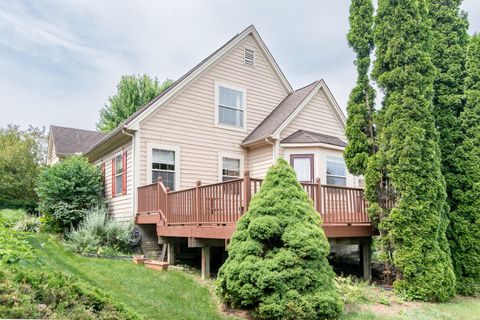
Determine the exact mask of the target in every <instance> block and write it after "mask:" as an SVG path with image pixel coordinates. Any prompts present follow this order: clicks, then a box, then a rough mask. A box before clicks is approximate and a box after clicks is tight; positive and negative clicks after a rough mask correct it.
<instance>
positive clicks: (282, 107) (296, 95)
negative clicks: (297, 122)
mask: <svg viewBox="0 0 480 320" xmlns="http://www.w3.org/2000/svg"><path fill="white" fill-rule="evenodd" d="M320 89H323V92H324V93H325V96H326V99H327V102H329V105H330V107H331V108H332V111H333V113H334V114H335V116H336V117H337V119H338V121H339V123H340V125H341V126H342V127H345V123H346V117H345V114H344V113H343V111H342V110H341V109H340V106H339V105H338V103H337V101H336V100H335V98H334V97H333V95H332V93H331V92H330V90H329V89H328V87H327V85H326V83H325V81H324V80H323V79H322V80H318V81H315V82H313V83H311V84H309V85H307V86H306V87H303V88H300V89H298V90H296V91H295V92H292V93H290V94H289V95H288V96H287V97H286V98H285V99H284V100H283V101H282V102H281V103H280V104H279V105H278V106H277V107H276V108H275V109H273V111H272V112H271V113H270V114H269V115H268V116H267V117H266V118H265V119H264V120H263V121H262V122H261V123H260V124H259V125H258V126H257V127H256V128H255V129H254V130H253V131H252V132H251V133H250V134H249V135H248V136H247V137H246V138H245V139H244V140H243V142H242V145H243V146H247V145H249V144H251V143H255V142H257V141H260V140H263V139H266V138H269V137H272V136H273V137H274V138H276V139H278V133H279V132H281V131H282V130H283V129H284V128H285V127H286V126H287V125H288V124H289V123H290V121H292V120H293V119H294V118H295V117H296V116H297V114H298V113H299V112H300V111H301V110H302V109H303V107H304V106H305V105H306V104H307V103H308V102H309V101H310V100H311V99H312V98H313V96H314V95H315V94H316V93H317V92H318V91H319V90H320Z"/></svg>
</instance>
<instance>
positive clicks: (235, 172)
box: [222, 157, 240, 181]
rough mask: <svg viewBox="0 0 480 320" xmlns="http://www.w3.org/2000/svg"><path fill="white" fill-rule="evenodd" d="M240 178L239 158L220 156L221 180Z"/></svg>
mask: <svg viewBox="0 0 480 320" xmlns="http://www.w3.org/2000/svg"><path fill="white" fill-rule="evenodd" d="M238 178H240V159H234V158H227V157H222V181H228V180H233V179H238Z"/></svg>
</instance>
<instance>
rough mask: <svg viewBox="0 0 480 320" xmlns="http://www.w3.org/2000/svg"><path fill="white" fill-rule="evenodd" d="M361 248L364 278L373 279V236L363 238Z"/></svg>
mask: <svg viewBox="0 0 480 320" xmlns="http://www.w3.org/2000/svg"><path fill="white" fill-rule="evenodd" d="M359 249H360V250H359V251H360V264H361V266H362V271H363V279H365V280H366V281H370V280H372V238H371V237H368V238H365V239H361V240H360V244H359Z"/></svg>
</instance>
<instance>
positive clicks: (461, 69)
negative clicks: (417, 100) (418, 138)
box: [429, 0, 468, 210]
mask: <svg viewBox="0 0 480 320" xmlns="http://www.w3.org/2000/svg"><path fill="white" fill-rule="evenodd" d="M461 3H462V0H429V12H430V18H431V20H432V33H433V50H432V55H431V56H432V62H433V64H434V65H435V67H436V69H437V76H436V79H435V82H434V96H433V114H434V116H435V124H436V126H437V129H438V132H439V138H440V150H441V152H442V172H443V174H444V176H445V180H446V183H447V201H448V202H449V205H450V207H451V209H452V210H455V207H456V206H457V204H456V203H455V202H454V201H453V197H452V189H453V188H455V185H457V184H458V179H457V176H458V173H456V172H455V170H454V168H455V161H456V160H455V158H454V157H453V156H452V153H453V152H454V150H455V148H456V147H457V146H458V145H459V144H461V143H462V139H463V138H462V132H461V128H460V124H459V116H460V113H461V112H462V111H463V106H464V99H463V88H464V81H465V58H466V54H465V53H466V51H467V44H468V34H467V29H468V20H467V17H466V14H465V13H464V12H462V11H461V10H460V4H461Z"/></svg>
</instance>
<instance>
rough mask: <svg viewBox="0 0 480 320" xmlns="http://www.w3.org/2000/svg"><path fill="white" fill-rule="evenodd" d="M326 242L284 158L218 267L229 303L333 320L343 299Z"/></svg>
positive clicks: (267, 315) (272, 315)
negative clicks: (336, 287) (336, 283)
mask: <svg viewBox="0 0 480 320" xmlns="http://www.w3.org/2000/svg"><path fill="white" fill-rule="evenodd" d="M329 252H330V248H329V244H328V240H327V238H326V237H325V234H324V232H323V230H322V227H321V218H320V215H319V214H318V213H317V212H316V211H315V208H314V206H313V203H312V201H311V200H310V199H309V197H308V195H307V194H306V192H305V191H303V189H302V187H301V185H300V184H299V183H298V181H297V178H296V175H295V172H294V171H293V169H292V168H291V167H290V166H289V165H288V163H287V162H286V161H285V160H283V159H280V160H279V161H278V163H277V164H276V165H275V166H273V167H271V168H270V170H269V171H268V173H267V176H266V178H265V180H264V181H263V183H262V187H261V189H260V191H259V192H258V193H257V194H256V195H255V196H254V197H253V199H252V201H251V202H250V207H249V209H248V212H247V213H246V214H245V215H243V217H242V218H241V219H240V220H239V221H238V223H237V230H236V231H235V233H234V235H233V237H232V240H231V242H230V245H229V251H228V255H229V256H228V259H227V261H226V262H225V263H224V264H223V266H222V267H221V268H220V271H219V276H218V277H219V280H218V281H219V291H220V293H221V295H222V296H223V297H224V299H225V300H226V302H227V303H229V304H231V305H234V306H239V307H244V308H252V309H254V310H255V315H256V316H257V317H258V318H260V319H335V318H338V316H339V315H340V314H341V313H342V309H343V303H342V301H341V300H340V297H339V295H338V293H337V292H336V290H335V286H334V273H333V271H332V268H331V267H330V265H329V264H328V261H327V256H328V254H329Z"/></svg>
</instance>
